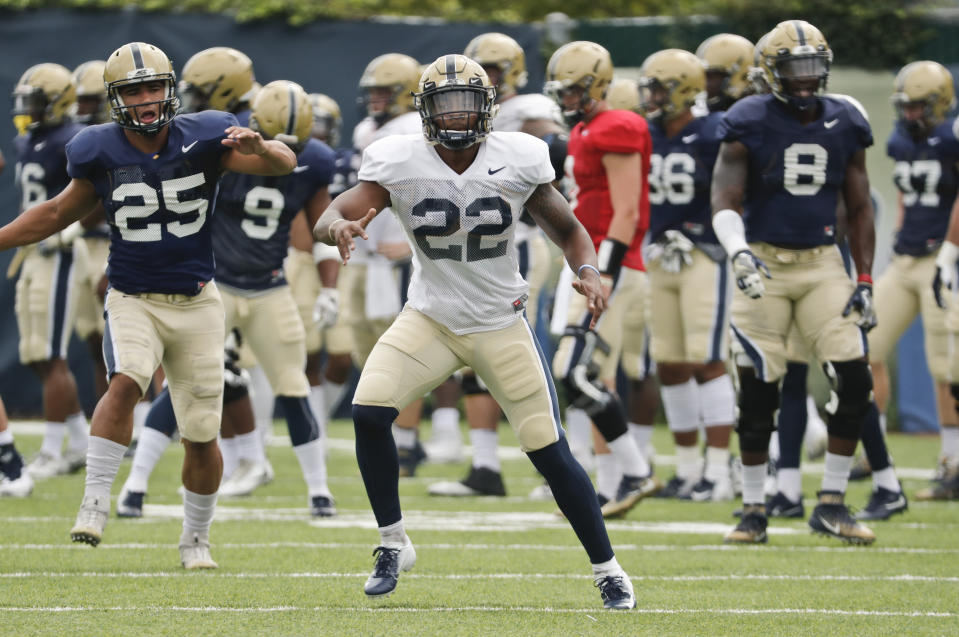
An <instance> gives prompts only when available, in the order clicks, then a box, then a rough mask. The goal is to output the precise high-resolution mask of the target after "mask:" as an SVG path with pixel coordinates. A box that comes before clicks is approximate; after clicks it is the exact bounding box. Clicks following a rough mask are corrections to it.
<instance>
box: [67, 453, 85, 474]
mask: <svg viewBox="0 0 959 637" xmlns="http://www.w3.org/2000/svg"><path fill="white" fill-rule="evenodd" d="M63 463H64V465H66V473H76V472H77V471H79V470H80V469H82V468H84V467H85V466H87V450H86V449H83V450H82V451H81V450H71V449H67V452H66V453H65V454H63Z"/></svg>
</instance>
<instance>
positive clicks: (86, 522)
mask: <svg viewBox="0 0 959 637" xmlns="http://www.w3.org/2000/svg"><path fill="white" fill-rule="evenodd" d="M109 514H110V498H109V497H94V496H84V498H83V502H82V503H81V504H80V511H79V512H78V513H77V521H76V523H75V524H74V525H73V528H72V529H70V539H71V540H73V541H74V542H84V543H86V544H89V545H90V546H96V545H97V544H99V543H100V540H101V539H102V538H103V528H104V527H105V526H106V525H107V516H108V515H109Z"/></svg>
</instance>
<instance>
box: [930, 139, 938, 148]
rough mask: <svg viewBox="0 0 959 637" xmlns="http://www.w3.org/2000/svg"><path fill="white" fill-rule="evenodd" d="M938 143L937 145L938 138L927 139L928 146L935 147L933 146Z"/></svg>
mask: <svg viewBox="0 0 959 637" xmlns="http://www.w3.org/2000/svg"><path fill="white" fill-rule="evenodd" d="M938 143H939V138H938V137H930V138H929V145H930V146H935V145H936V144H938Z"/></svg>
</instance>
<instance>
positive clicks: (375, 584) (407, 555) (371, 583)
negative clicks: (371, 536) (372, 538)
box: [363, 542, 416, 597]
mask: <svg viewBox="0 0 959 637" xmlns="http://www.w3.org/2000/svg"><path fill="white" fill-rule="evenodd" d="M373 555H375V556H376V562H375V563H374V564H373V573H372V574H371V575H370V576H369V577H368V578H367V580H366V584H365V585H364V586H363V592H364V593H366V595H367V597H382V596H384V595H387V596H388V595H390V594H391V593H392V592H393V591H394V590H396V582H397V580H398V579H399V577H400V572H401V571H408V570H410V569H411V568H413V565H414V564H416V551H415V550H414V549H413V544H412V543H410V542H407V543H406V544H405V545H404V546H403V548H398V549H388V548H386V547H385V546H377V547H376V549H374V550H373Z"/></svg>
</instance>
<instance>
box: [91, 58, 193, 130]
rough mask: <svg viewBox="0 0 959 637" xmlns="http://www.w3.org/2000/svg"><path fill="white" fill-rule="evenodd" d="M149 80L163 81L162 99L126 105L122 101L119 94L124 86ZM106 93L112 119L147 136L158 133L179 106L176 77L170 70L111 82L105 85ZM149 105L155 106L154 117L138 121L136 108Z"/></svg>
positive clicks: (145, 82)
mask: <svg viewBox="0 0 959 637" xmlns="http://www.w3.org/2000/svg"><path fill="white" fill-rule="evenodd" d="M151 82H162V83H163V86H164V91H163V93H164V97H163V98H162V99H159V100H156V101H153V102H142V103H140V104H129V105H127V104H125V103H124V101H123V97H122V95H121V93H122V90H123V88H124V87H126V86H134V85H140V84H147V83H151ZM107 95H108V96H109V98H110V107H111V108H112V110H113V120H114V121H115V122H116V123H117V124H119V125H120V126H121V127H122V128H126V129H128V130H132V131H136V132H138V133H140V134H142V135H147V136H153V135H156V134H157V133H159V132H160V131H161V130H162V129H163V127H164V126H166V125H167V124H169V123H170V122H171V121H172V120H173V118H174V117H175V116H176V114H177V112H178V111H179V108H180V100H179V98H177V94H176V79H175V77H174V75H173V73H172V72H171V73H158V74H156V75H150V76H147V77H142V78H140V77H134V78H131V79H129V80H119V81H116V82H111V83H110V84H109V86H108V87H107ZM150 106H156V107H157V114H156V119H155V120H154V121H152V122H147V123H142V122H140V120H139V117H138V115H137V110H138V109H139V110H141V111H142V110H143V109H144V108H146V107H150Z"/></svg>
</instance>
